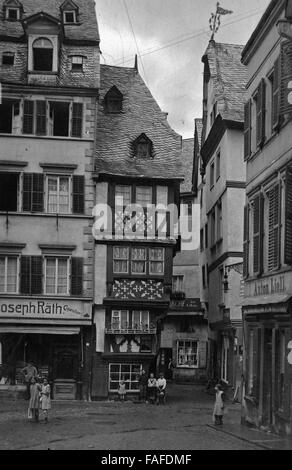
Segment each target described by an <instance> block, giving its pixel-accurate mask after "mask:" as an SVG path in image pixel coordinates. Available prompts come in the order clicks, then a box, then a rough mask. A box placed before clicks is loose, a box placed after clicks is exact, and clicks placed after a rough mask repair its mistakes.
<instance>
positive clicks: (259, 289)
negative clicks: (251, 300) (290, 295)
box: [248, 275, 286, 297]
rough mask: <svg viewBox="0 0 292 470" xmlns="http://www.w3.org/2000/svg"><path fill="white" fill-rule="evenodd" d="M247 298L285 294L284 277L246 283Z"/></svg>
mask: <svg viewBox="0 0 292 470" xmlns="http://www.w3.org/2000/svg"><path fill="white" fill-rule="evenodd" d="M248 289H249V296H253V297H259V296H265V295H274V294H285V292H286V279H285V276H284V275H282V276H273V277H270V278H267V279H264V280H263V279H262V280H259V281H255V282H252V283H248Z"/></svg>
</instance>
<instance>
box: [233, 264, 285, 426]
mask: <svg viewBox="0 0 292 470" xmlns="http://www.w3.org/2000/svg"><path fill="white" fill-rule="evenodd" d="M291 286H292V273H291V272H290V273H289V272H287V273H284V274H282V275H277V276H269V277H266V278H264V279H262V280H259V281H251V282H249V283H247V286H246V298H245V302H244V306H243V319H244V341H245V358H244V400H243V415H242V416H243V421H244V422H245V423H248V424H251V425H254V426H257V427H260V426H261V427H264V428H265V429H267V430H271V431H273V432H277V433H280V434H289V435H290V434H291V433H292V360H291V359H292V358H291V357H290V356H291V354H290V353H291V349H292V343H291V340H292V332H291V315H292V301H291V300H292V293H291Z"/></svg>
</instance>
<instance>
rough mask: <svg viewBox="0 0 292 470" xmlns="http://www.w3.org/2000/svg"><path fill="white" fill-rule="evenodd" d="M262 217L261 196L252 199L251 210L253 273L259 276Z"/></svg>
mask: <svg viewBox="0 0 292 470" xmlns="http://www.w3.org/2000/svg"><path fill="white" fill-rule="evenodd" d="M263 217H264V198H263V196H262V195H259V196H257V197H256V198H255V199H254V208H253V272H254V274H260V273H261V272H262V269H263V236H264V232H263V227H264V224H263V222H264V221H263Z"/></svg>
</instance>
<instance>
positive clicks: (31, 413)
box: [28, 377, 41, 421]
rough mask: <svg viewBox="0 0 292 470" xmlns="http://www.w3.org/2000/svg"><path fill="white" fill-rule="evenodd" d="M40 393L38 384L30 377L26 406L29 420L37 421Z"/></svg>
mask: <svg viewBox="0 0 292 470" xmlns="http://www.w3.org/2000/svg"><path fill="white" fill-rule="evenodd" d="M40 391H41V386H40V384H39V383H37V382H36V379H35V378H34V377H32V378H31V381H30V400H29V404H28V419H29V420H33V419H34V420H35V421H38V420H39V406H40Z"/></svg>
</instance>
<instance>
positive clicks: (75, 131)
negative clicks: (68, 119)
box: [72, 103, 83, 137]
mask: <svg viewBox="0 0 292 470" xmlns="http://www.w3.org/2000/svg"><path fill="white" fill-rule="evenodd" d="M82 128H83V104H82V103H73V109H72V137H82Z"/></svg>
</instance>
